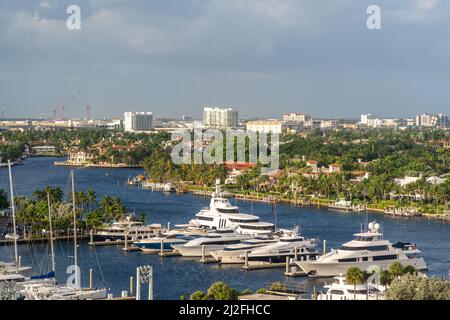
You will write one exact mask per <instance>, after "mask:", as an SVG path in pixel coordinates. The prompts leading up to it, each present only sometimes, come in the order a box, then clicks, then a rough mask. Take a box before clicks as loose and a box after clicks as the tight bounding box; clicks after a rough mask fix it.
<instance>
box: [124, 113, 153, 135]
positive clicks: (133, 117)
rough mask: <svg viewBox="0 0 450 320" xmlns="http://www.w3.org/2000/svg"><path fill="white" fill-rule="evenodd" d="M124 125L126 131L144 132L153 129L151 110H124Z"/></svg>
mask: <svg viewBox="0 0 450 320" xmlns="http://www.w3.org/2000/svg"><path fill="white" fill-rule="evenodd" d="M124 127H125V131H126V132H145V131H150V130H152V129H153V114H152V113H151V112H125V114H124Z"/></svg>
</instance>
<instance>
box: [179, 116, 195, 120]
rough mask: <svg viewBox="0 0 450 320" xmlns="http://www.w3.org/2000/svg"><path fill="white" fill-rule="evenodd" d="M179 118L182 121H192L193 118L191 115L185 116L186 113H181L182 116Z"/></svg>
mask: <svg viewBox="0 0 450 320" xmlns="http://www.w3.org/2000/svg"><path fill="white" fill-rule="evenodd" d="M181 119H182V120H183V121H192V120H193V119H192V117H191V116H186V115H183V117H182V118H181Z"/></svg>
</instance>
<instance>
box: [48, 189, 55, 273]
mask: <svg viewBox="0 0 450 320" xmlns="http://www.w3.org/2000/svg"><path fill="white" fill-rule="evenodd" d="M47 204H48V221H49V223H50V250H51V256H52V271H53V272H55V271H56V270H55V269H56V267H55V265H56V264H55V248H54V247H53V226H52V211H51V206H50V192H47Z"/></svg>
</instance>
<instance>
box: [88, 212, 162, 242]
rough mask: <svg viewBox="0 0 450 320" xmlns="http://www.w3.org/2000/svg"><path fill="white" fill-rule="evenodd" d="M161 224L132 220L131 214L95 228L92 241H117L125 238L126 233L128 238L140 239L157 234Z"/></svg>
mask: <svg viewBox="0 0 450 320" xmlns="http://www.w3.org/2000/svg"><path fill="white" fill-rule="evenodd" d="M162 230H163V228H162V226H161V224H150V225H144V224H143V223H142V222H140V221H132V220H131V216H127V217H126V218H125V219H124V220H121V221H114V222H113V223H111V224H110V225H108V226H106V227H103V228H99V229H97V231H96V233H95V234H94V235H93V241H118V240H125V235H127V234H128V240H133V241H137V240H141V239H145V238H150V237H154V236H157V235H158V234H160V233H161V232H162Z"/></svg>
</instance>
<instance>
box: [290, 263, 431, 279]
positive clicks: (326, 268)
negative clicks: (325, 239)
mask: <svg viewBox="0 0 450 320" xmlns="http://www.w3.org/2000/svg"><path fill="white" fill-rule="evenodd" d="M394 262H400V263H401V264H402V265H403V266H408V265H411V266H413V267H414V268H415V269H416V270H419V271H422V270H427V265H426V263H425V260H424V259H423V258H412V259H400V260H384V261H367V262H366V261H364V262H334V263H320V262H308V261H296V262H295V263H296V264H297V265H298V266H299V267H300V268H301V269H302V270H303V271H304V272H305V273H306V274H307V275H308V276H310V277H334V276H338V275H340V274H345V273H346V272H347V269H348V268H350V267H358V268H360V269H361V270H363V271H367V270H369V268H372V267H373V266H378V267H379V268H380V269H382V270H386V269H388V268H389V266H390V265H391V264H392V263H394Z"/></svg>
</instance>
